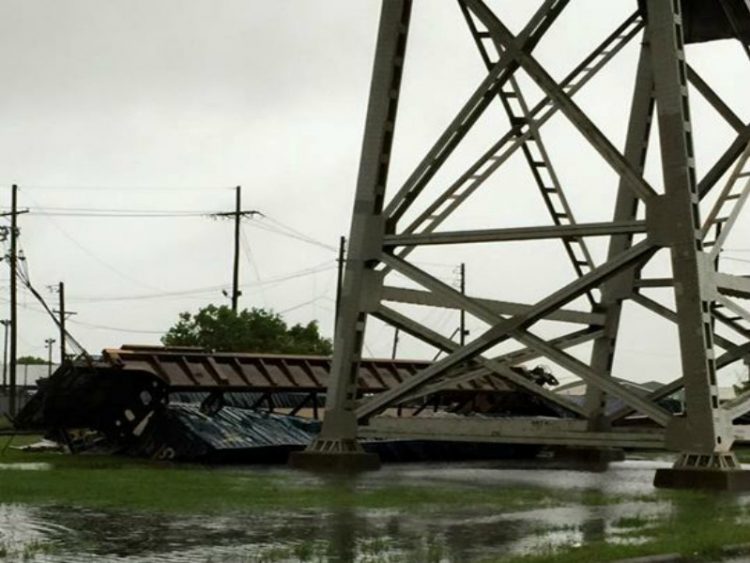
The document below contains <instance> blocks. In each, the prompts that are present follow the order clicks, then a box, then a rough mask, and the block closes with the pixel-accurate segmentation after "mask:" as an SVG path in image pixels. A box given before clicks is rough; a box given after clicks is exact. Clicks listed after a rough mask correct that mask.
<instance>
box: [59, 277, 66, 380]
mask: <svg viewBox="0 0 750 563" xmlns="http://www.w3.org/2000/svg"><path fill="white" fill-rule="evenodd" d="M58 292H59V296H58V297H60V309H59V310H58V314H59V315H60V365H63V364H64V363H65V283H64V282H60V285H59V286H58Z"/></svg>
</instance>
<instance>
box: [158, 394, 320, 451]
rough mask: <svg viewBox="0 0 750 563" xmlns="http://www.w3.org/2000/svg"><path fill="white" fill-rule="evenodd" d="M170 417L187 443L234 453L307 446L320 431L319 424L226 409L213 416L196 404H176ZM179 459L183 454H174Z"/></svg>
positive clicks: (169, 414) (236, 409) (168, 410)
mask: <svg viewBox="0 0 750 563" xmlns="http://www.w3.org/2000/svg"><path fill="white" fill-rule="evenodd" d="M167 413H168V415H167V416H168V418H170V419H171V420H172V421H173V422H176V423H178V424H179V425H180V426H182V429H183V431H184V438H185V439H186V440H187V441H190V442H194V443H195V444H196V445H198V444H200V446H199V447H198V449H199V450H202V451H205V452H207V453H208V452H209V451H213V452H222V453H224V454H228V453H231V452H232V450H234V451H237V450H249V449H255V448H267V447H289V446H296V447H304V446H306V445H307V444H309V443H310V442H311V441H312V440H313V438H314V437H315V436H316V435H317V434H318V432H319V431H320V423H319V422H317V421H312V420H307V419H302V418H297V417H291V416H282V415H276V414H267V413H261V412H257V411H251V410H247V409H242V408H236V407H230V406H226V407H224V408H222V409H221V410H220V411H219V412H218V413H216V414H215V415H214V416H208V415H206V414H203V413H202V412H201V411H200V405H199V404H196V403H173V404H170V405H169V406H168V407H167ZM175 453H176V454H177V455H178V457H182V456H180V455H179V454H180V452H175Z"/></svg>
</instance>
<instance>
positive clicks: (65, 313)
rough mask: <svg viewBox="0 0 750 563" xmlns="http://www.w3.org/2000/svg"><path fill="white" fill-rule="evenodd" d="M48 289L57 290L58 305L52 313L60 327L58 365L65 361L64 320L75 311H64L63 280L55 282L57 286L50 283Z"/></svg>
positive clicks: (65, 332) (65, 339)
mask: <svg viewBox="0 0 750 563" xmlns="http://www.w3.org/2000/svg"><path fill="white" fill-rule="evenodd" d="M48 289H49V290H50V291H51V292H52V293H54V292H55V291H57V295H58V300H59V305H58V308H57V309H55V310H54V311H53V313H57V315H58V317H57V318H58V320H57V324H58V325H59V327H60V365H62V364H63V363H65V358H66V355H65V353H66V350H67V330H66V329H65V321H66V320H67V319H68V317H72V316H73V315H75V314H76V313H75V312H73V311H66V310H65V282H60V283H58V284H57V286H54V285H50V286H48Z"/></svg>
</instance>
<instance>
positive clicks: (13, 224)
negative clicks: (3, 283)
mask: <svg viewBox="0 0 750 563" xmlns="http://www.w3.org/2000/svg"><path fill="white" fill-rule="evenodd" d="M17 239H18V186H17V185H16V184H13V188H12V190H11V203H10V370H9V372H10V396H9V402H8V410H9V411H10V415H11V416H12V417H14V416H16V396H17V392H16V360H17V359H18V299H17V298H18V283H17V281H18V278H17V274H18V245H17Z"/></svg>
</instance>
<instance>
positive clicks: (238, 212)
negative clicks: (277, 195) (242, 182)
mask: <svg viewBox="0 0 750 563" xmlns="http://www.w3.org/2000/svg"><path fill="white" fill-rule="evenodd" d="M253 215H261V216H262V215H263V213H261V212H260V211H255V210H249V211H243V210H242V186H237V187H236V188H235V205H234V211H226V212H222V213H214V214H213V215H212V217H234V260H233V262H232V294H231V295H230V298H231V300H232V312H234V313H235V314H236V313H237V309H238V307H239V300H240V295H242V292H241V291H240V234H241V230H240V228H241V223H240V221H242V218H243V217H252V216H253ZM224 294H225V295H226V292H224Z"/></svg>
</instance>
